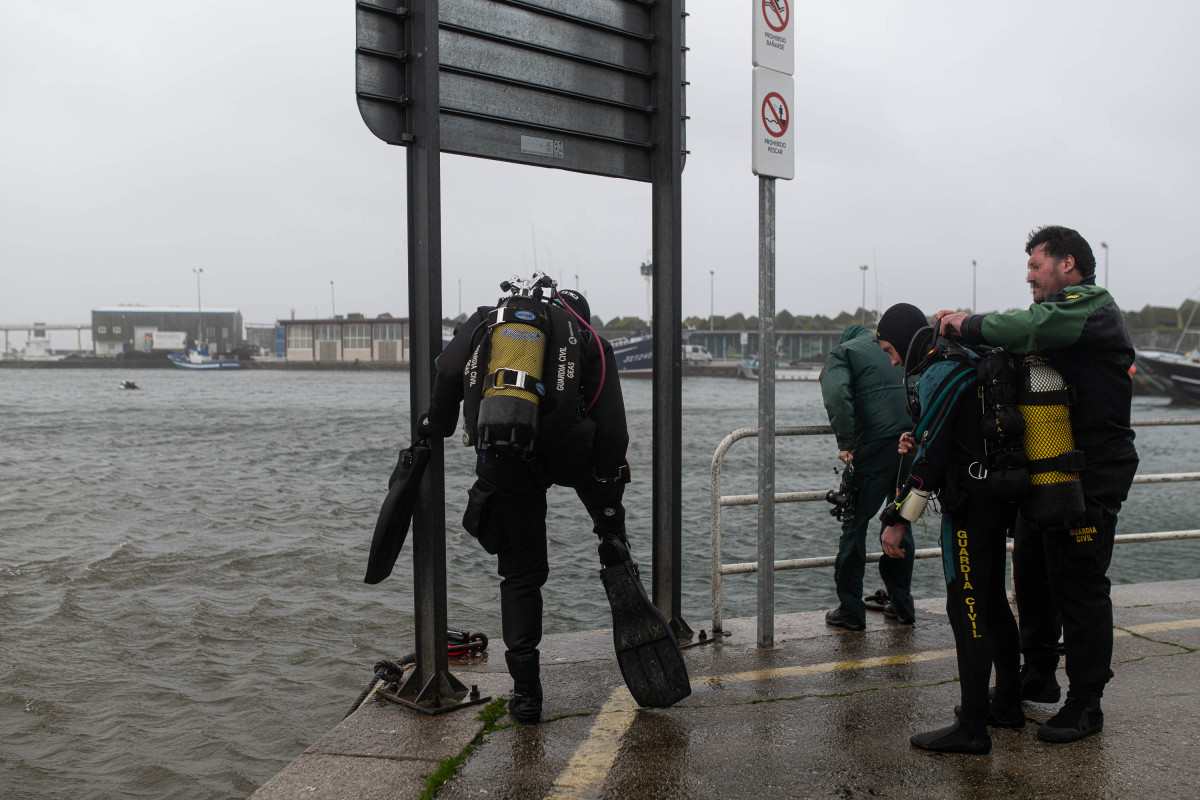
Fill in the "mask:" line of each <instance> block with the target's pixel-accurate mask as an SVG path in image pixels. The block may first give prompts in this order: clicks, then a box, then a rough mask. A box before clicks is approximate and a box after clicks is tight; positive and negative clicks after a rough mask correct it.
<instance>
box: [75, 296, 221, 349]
mask: <svg viewBox="0 0 1200 800" xmlns="http://www.w3.org/2000/svg"><path fill="white" fill-rule="evenodd" d="M92 342H93V346H94V349H95V353H96V355H98V356H113V355H117V354H119V353H146V352H152V351H155V350H157V351H160V352H164V351H169V350H174V351H179V350H182V349H184V348H185V347H187V346H189V345H195V344H196V343H198V342H205V343H207V344H208V346H209V347H210V348H211V349H215V351H216V352H219V353H232V352H233V351H234V350H235V349H237V348H239V347H241V346H242V344H243V338H242V312H241V311H239V310H237V309H236V308H205V309H198V310H195V311H193V310H188V309H183V308H151V307H147V306H111V307H109V308H97V309H93V310H92Z"/></svg>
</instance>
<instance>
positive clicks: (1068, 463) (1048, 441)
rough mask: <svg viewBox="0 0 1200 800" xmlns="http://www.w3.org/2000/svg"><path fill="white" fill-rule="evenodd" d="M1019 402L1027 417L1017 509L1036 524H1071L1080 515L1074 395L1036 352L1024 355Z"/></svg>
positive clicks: (1080, 455)
mask: <svg viewBox="0 0 1200 800" xmlns="http://www.w3.org/2000/svg"><path fill="white" fill-rule="evenodd" d="M1023 373H1024V374H1023V376H1022V377H1023V380H1022V382H1021V388H1020V390H1019V392H1018V395H1017V407H1018V408H1019V409H1020V411H1021V416H1022V417H1024V418H1025V455H1026V456H1027V457H1028V459H1029V475H1030V487H1029V493H1028V494H1027V495H1026V496H1025V497H1024V499H1023V500H1022V501H1021V515H1022V516H1024V517H1025V519H1027V520H1029V521H1030V522H1032V523H1033V524H1035V525H1038V526H1040V527H1070V526H1071V525H1073V524H1074V523H1075V522H1077V521H1078V520H1079V518H1080V517H1082V516H1083V513H1084V505H1083V483H1082V482H1081V481H1080V479H1079V473H1080V471H1082V470H1083V453H1082V452H1081V451H1079V450H1076V449H1075V437H1074V435H1073V434H1072V433H1071V414H1070V410H1069V408H1068V406H1069V405H1070V404H1071V402H1072V400H1073V395H1072V392H1071V390H1070V389H1069V387H1068V386H1067V385H1066V382H1065V381H1064V380H1063V377H1062V375H1061V374H1060V373H1059V372H1058V370H1056V369H1054V367H1052V366H1050V364H1049V362H1047V361H1046V360H1045V359H1044V358H1041V357H1040V356H1028V357H1027V358H1026V359H1025V362H1024V364H1023Z"/></svg>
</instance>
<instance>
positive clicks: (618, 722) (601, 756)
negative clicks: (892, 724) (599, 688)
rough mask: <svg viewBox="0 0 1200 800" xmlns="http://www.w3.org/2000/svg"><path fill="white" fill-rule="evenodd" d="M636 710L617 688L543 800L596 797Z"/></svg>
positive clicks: (808, 669) (749, 676)
mask: <svg viewBox="0 0 1200 800" xmlns="http://www.w3.org/2000/svg"><path fill="white" fill-rule="evenodd" d="M1196 627H1200V619H1180V620H1171V621H1168V622H1151V623H1147V624H1145V625H1132V626H1126V627H1125V628H1118V629H1116V630H1114V631H1113V635H1114V636H1129V635H1130V634H1131V633H1138V634H1147V633H1154V632H1156V631H1168V630H1179V629H1181V628H1196ZM954 657H955V651H954V649H953V648H950V649H948V650H925V651H923V652H920V653H907V654H901V655H894V656H878V657H875V658H860V659H852V660H848V661H826V662H824V663H821V664H808V665H805V666H798V667H780V668H778V669H755V670H747V671H745V672H734V673H730V674H727V675H709V676H707V677H703V678H696V679H694V680H693V683H694V684H695V683H703V684H707V685H709V686H719V685H722V684H727V683H748V682H751V681H765V680H775V679H779V678H797V677H800V676H802V675H817V674H821V673H827V672H846V671H849V670H855V669H870V668H872V667H891V666H897V665H901V664H918V663H921V662H925V661H940V660H941V659H946V658H954ZM637 710H638V706H637V704H636V703H635V702H633V698H632V697H631V696H630V695H629V690H628V689H626V688H625V687H624V686H621V687H618V688H617V689H615V690H614V691H613V693H612V695H610V696H609V698H608V702H606V703H605V704H604V707H603V708H601V709H600V713H599V714H597V715H596V722H595V723H594V724H593V725H592V729H591V730H590V731H589V732H588V735H587V737H586V738H584V740H583V742H582V743H580V745H579V747H578V748H577V749H576V750H575V754H574V755H573V756H571V760H570V762H569V763H568V764H567V766H566V768H564V769H563V771H562V772H561V773H559V776H558V778H557V779H555V781H554V786H553V787H552V788H551V790H550V794H548V795H547V798H548V800H583V799H584V798H594V797H599V796H600V794H601V790H602V789H603V786H604V779H605V778H606V777H607V776H608V773H609V771H610V770H612V765H613V764H614V763H616V760H617V756H618V755H619V754H620V752H621V746H622V745H621V740H622V739H623V738H624V737H625V734H626V733H627V732H628V730H629V726H630V725H632V724H633V720H634V717H635V716H636V714H637Z"/></svg>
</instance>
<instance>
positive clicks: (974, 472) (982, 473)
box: [967, 461, 988, 481]
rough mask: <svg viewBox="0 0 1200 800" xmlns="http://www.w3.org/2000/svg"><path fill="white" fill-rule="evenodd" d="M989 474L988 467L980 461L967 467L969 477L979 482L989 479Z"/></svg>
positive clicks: (973, 462)
mask: <svg viewBox="0 0 1200 800" xmlns="http://www.w3.org/2000/svg"><path fill="white" fill-rule="evenodd" d="M987 474H988V471H987V467H985V466H984V465H983V464H982V463H980V462H978V461H972V462H971V463H970V464H968V465H967V475H969V476H970V477H972V478H974V479H975V480H977V481H982V480H985V479H986V478H987Z"/></svg>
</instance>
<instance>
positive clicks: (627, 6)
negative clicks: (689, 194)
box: [355, 0, 692, 713]
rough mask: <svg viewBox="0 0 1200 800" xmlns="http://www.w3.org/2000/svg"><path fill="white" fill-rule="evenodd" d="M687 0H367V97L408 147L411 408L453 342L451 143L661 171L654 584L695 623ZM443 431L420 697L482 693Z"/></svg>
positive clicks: (359, 45)
mask: <svg viewBox="0 0 1200 800" xmlns="http://www.w3.org/2000/svg"><path fill="white" fill-rule="evenodd" d="M683 2H684V0H440V2H439V0H408V2H407V5H401V0H357V2H356V4H355V7H356V11H355V13H356V22H357V26H356V27H357V41H356V48H355V63H356V70H355V72H356V91H357V96H358V106H359V112H360V114H361V115H362V118H363V121H364V122H365V123H366V125H367V127H368V129H370V130H371V132H372V133H374V134H375V135H376V136H377V137H379V138H380V139H382V140H383V141H385V142H387V143H389V144H394V145H402V146H405V147H406V148H407V151H408V152H407V156H408V158H407V165H408V242H409V252H408V278H409V314H410V318H411V320H412V372H411V381H410V402H411V405H410V407H411V408H412V410H413V415H412V426H413V434H414V436H415V426H416V415H417V414H418V413H419V411H420V409H423V408H425V407H426V406H427V405H428V403H429V398H430V395H431V390H432V385H433V376H434V360H435V359H436V357H437V355H438V353H439V352H440V345H441V313H440V312H441V308H442V297H441V171H440V157H441V153H442V152H450V153H460V154H463V155H472V156H478V157H482V158H493V159H500V160H506V161H513V162H518V163H525V164H534V165H538V166H544V167H552V168H559V169H568V170H573V171H577V172H587V173H593V174H599V175H607V176H611V177H619V178H626V179H631V180H640V181H651V182H652V183H653V189H652V207H653V210H652V213H653V218H654V219H653V224H652V229H653V242H652V247H653V261H654V267H653V269H654V318H655V319H656V320H659V324H658V325H657V328H658V330H657V333H656V335H655V338H654V358H655V368H654V378H653V393H654V399H653V403H654V411H653V414H654V424H655V430H656V432H662V431H667V434H666V436H662V435H659V433H656V436H655V439H654V455H653V475H652V480H653V492H654V497H653V504H654V511H653V526H654V541H653V545H652V546H653V552H654V563H653V576H654V583H653V595H654V601H655V603H656V604H657V605H658V607H659V609H660V610H661V611H662V612H663V614H664V615H665V616H666V617H667V618H668V619H669V620H670V622H671V626H672V629H673V630H674V631H675V632H676V635H677V636H679V637H681V638H687V639H690V638H691V636H692V631H691V629H690V628H689V627H688V625H687V623H686V622H684V620H683V615H682V609H681V604H682V576H681V554H682V542H681V538H682V525H681V514H680V510H681V495H680V486H679V475H680V473H681V469H682V467H681V464H682V458H681V452H682V430H681V425H682V401H681V397H682V390H681V386H682V383H681V375H682V364H681V351H682V334H681V330H680V323H681V320H682V290H681V272H682V270H681V261H682V246H681V237H682V215H681V205H682V188H681V173H682V170H683V161H684V153H685V149H684V122H685V119H686V116H685V113H684V93H683V87H684V85H685V80H684V70H683V63H684V62H683V51H684V45H683V20H684V16H685V14H684V10H683ZM442 444H443V443H442V442H441V441H440V440H439V441H437V442H434V443H433V447H432V453H431V458H430V463H429V466H428V468H427V469H426V472H425V477H424V479H423V481H422V483H421V489H420V493H419V499H418V502H417V506H416V511H415V514H414V518H413V536H412V541H413V605H414V615H415V618H416V646H417V664H416V669H415V670H414V671H413V673H412V674H411V675H410V677H409V678H408V680H407V681H406V682H405V684H404V685H403V686H402V687H401V689H400V693H399V696H400V698H401V699H402V700H403V701H405V705H408V706H410V707H412V708H415V709H418V710H420V711H424V712H426V713H440V712H442V711H448V710H451V709H454V708H461V707H463V706H464V705H467V704H470V703H471V702H472V700H470V699H467V700H465V701H464V698H466V697H467V690H466V688H465V687H464V686H463V684H462V683H461V682H459V681H458V680H457V679H456V678H454V676H453V675H451V674H450V672H449V669H448V666H447V657H446V611H447V609H446V531H445V519H444V507H445V499H446V498H445V460H444V451H443V447H442Z"/></svg>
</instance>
